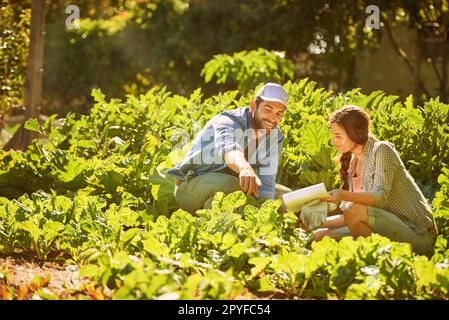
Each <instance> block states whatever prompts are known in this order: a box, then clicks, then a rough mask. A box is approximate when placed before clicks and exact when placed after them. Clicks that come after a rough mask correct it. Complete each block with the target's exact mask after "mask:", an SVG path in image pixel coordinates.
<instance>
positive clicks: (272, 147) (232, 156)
mask: <svg viewBox="0 0 449 320" xmlns="http://www.w3.org/2000/svg"><path fill="white" fill-rule="evenodd" d="M287 100H288V93H287V92H286V91H285V89H284V88H283V87H282V86H280V85H278V84H274V83H267V84H265V85H264V86H263V87H262V88H260V89H259V90H258V92H257V93H256V96H255V98H254V100H252V101H251V107H250V108H248V107H244V108H238V109H233V110H228V111H224V112H222V113H221V114H219V115H216V116H215V117H213V118H212V119H211V120H210V121H209V122H208V123H207V124H206V126H205V127H204V128H203V129H202V131H201V132H200V133H199V134H198V136H197V137H196V138H195V140H194V141H193V143H192V146H191V148H190V150H189V152H188V153H187V155H186V157H185V158H184V159H183V161H182V162H181V163H179V164H177V165H176V166H175V167H174V168H171V169H169V170H168V171H167V173H169V174H171V175H173V176H174V177H175V178H176V187H175V199H176V201H177V203H178V205H179V206H180V207H181V208H182V209H184V210H186V211H188V212H190V213H195V212H196V211H197V210H199V209H203V208H204V209H209V208H211V207H212V200H213V198H214V195H215V193H217V192H220V191H221V192H223V193H225V194H229V193H232V192H234V191H238V190H243V191H244V192H245V193H246V194H247V195H248V196H254V197H256V198H257V199H262V198H266V199H275V198H281V196H282V195H283V194H285V193H287V192H291V190H290V189H289V188H287V187H284V186H282V185H279V184H276V181H275V179H276V174H277V170H278V165H279V160H280V156H281V152H282V143H283V140H284V134H283V133H282V131H281V129H280V128H279V127H278V124H279V122H280V121H281V119H282V116H283V114H284V112H285V111H286V109H287ZM280 211H281V212H284V211H285V206H284V205H282V207H281V208H280Z"/></svg>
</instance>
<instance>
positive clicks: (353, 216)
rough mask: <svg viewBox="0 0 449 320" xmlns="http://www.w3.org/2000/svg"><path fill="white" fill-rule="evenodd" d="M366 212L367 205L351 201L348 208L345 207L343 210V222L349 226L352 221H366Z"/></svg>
mask: <svg viewBox="0 0 449 320" xmlns="http://www.w3.org/2000/svg"><path fill="white" fill-rule="evenodd" d="M367 212H368V206H366V205H363V204H359V203H353V204H352V205H351V206H350V207H349V208H347V209H346V210H345V211H344V212H343V218H344V220H345V224H346V225H348V226H351V225H353V224H354V223H359V222H367V221H368V213H367Z"/></svg>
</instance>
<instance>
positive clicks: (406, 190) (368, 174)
mask: <svg viewBox="0 0 449 320" xmlns="http://www.w3.org/2000/svg"><path fill="white" fill-rule="evenodd" d="M329 121H330V126H331V130H332V141H331V142H332V144H333V145H334V146H335V148H336V149H337V151H338V153H340V154H341V156H340V165H341V169H340V178H341V180H342V181H343V185H342V187H341V189H339V190H332V191H331V192H330V193H329V195H330V197H328V198H325V199H322V201H330V202H335V203H337V205H338V206H339V207H340V209H339V213H341V214H339V215H337V216H333V217H328V218H327V220H326V221H325V222H324V224H323V225H322V228H321V229H318V230H316V231H315V234H314V239H315V240H316V241H319V240H321V239H322V238H323V237H325V236H329V237H332V238H334V239H337V240H338V239H340V238H341V237H343V236H345V235H352V236H353V237H355V238H357V237H359V236H362V237H367V236H369V235H371V233H373V232H374V233H378V234H380V235H382V236H385V237H387V238H390V239H391V240H394V241H400V242H407V243H410V244H411V245H412V247H413V249H414V251H415V252H417V253H419V254H426V255H429V256H430V255H431V254H432V253H433V248H434V245H435V238H436V234H437V230H436V225H435V221H434V219H433V217H432V212H431V209H430V206H429V204H428V203H427V201H426V199H425V198H424V195H423V194H422V192H421V191H420V189H419V188H418V186H417V185H416V183H415V181H414V180H413V178H412V176H411V175H410V174H409V173H408V171H407V170H406V169H405V167H404V164H403V163H402V161H401V159H400V157H399V154H398V152H397V151H396V149H395V148H394V147H393V145H392V144H391V143H389V142H386V141H379V140H377V139H375V138H374V137H373V136H372V135H371V134H370V133H369V126H370V118H369V115H368V113H367V112H365V111H364V110H362V109H361V108H359V107H356V106H351V105H347V106H344V107H343V108H341V109H339V110H337V111H335V112H333V113H332V114H331V115H330V117H329Z"/></svg>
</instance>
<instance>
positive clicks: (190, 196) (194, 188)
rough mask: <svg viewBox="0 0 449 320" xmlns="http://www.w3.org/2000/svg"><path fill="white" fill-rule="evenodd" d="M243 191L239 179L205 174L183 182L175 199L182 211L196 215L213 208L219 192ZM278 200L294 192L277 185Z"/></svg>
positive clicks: (176, 190) (282, 210)
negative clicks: (201, 210)
mask: <svg viewBox="0 0 449 320" xmlns="http://www.w3.org/2000/svg"><path fill="white" fill-rule="evenodd" d="M239 190H242V188H240V182H239V178H237V177H235V176H232V175H229V174H225V173H218V172H210V173H205V174H202V175H200V176H195V177H191V178H189V179H187V180H185V181H182V182H181V183H180V184H179V185H176V187H175V199H176V202H177V203H178V205H179V206H180V207H181V209H183V210H185V211H188V212H190V213H192V214H194V213H195V212H196V211H197V210H200V209H210V208H212V200H213V199H214V196H215V194H216V193H217V192H223V193H224V194H229V193H232V192H235V191H239ZM275 191H276V193H275V197H276V199H281V197H282V195H283V194H285V193H288V192H291V191H292V190H291V189H289V188H287V187H285V186H283V185H280V184H276V190H275ZM286 211H287V210H286V208H285V205H284V204H282V206H281V207H280V208H279V212H286Z"/></svg>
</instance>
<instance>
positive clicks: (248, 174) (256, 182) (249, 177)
mask: <svg viewBox="0 0 449 320" xmlns="http://www.w3.org/2000/svg"><path fill="white" fill-rule="evenodd" d="M239 179H240V187H241V188H242V190H243V192H245V193H246V194H247V195H248V196H250V195H254V196H255V197H258V196H259V187H261V186H262V182H261V181H260V179H259V177H258V176H257V175H256V173H255V172H254V170H253V168H251V167H245V168H244V169H242V170H240V174H239Z"/></svg>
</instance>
